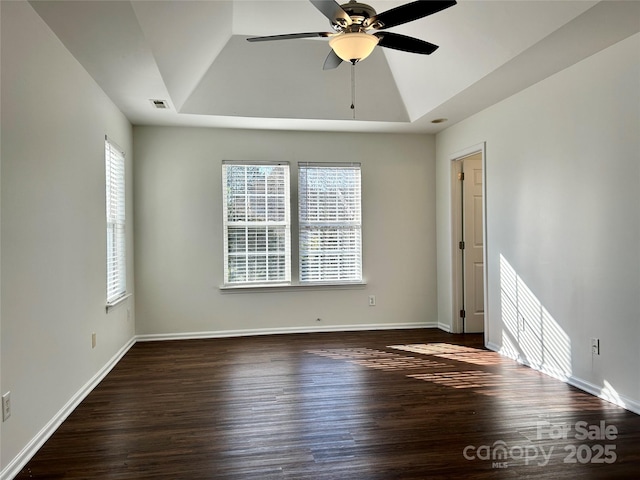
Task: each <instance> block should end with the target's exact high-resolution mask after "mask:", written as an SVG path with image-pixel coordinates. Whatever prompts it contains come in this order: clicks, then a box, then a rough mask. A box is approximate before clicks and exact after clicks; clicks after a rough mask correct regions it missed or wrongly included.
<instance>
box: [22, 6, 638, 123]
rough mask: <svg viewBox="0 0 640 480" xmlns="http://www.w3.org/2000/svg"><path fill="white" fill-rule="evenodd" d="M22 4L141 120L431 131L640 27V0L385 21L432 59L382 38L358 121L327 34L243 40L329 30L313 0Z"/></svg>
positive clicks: (361, 87) (368, 67)
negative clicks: (418, 42)
mask: <svg viewBox="0 0 640 480" xmlns="http://www.w3.org/2000/svg"><path fill="white" fill-rule="evenodd" d="M30 3H31V5H32V6H33V7H34V9H35V10H36V11H37V12H38V14H39V15H40V17H41V18H42V19H43V20H44V21H45V22H46V23H47V24H48V25H49V27H50V28H51V29H52V30H53V31H54V32H55V34H56V35H57V36H58V38H59V39H60V40H61V41H62V42H63V43H64V45H65V46H66V48H67V49H68V50H69V51H70V52H71V53H72V54H73V55H74V56H75V57H76V59H77V60H78V61H79V62H80V63H81V64H82V65H83V66H84V67H85V69H86V70H87V71H88V72H89V74H91V75H92V76H93V78H94V79H95V80H96V82H97V83H98V84H99V85H100V86H101V87H102V88H103V90H104V91H105V92H106V93H107V95H109V97H110V98H111V99H112V100H113V101H114V102H115V103H116V105H118V107H119V108H120V109H121V110H122V112H123V113H124V114H125V115H126V116H127V117H128V118H129V120H130V121H131V122H132V123H133V124H136V125H186V126H214V127H233V128H266V129H289V130H328V131H333V130H337V131H375V132H382V131H388V132H427V133H434V132H437V131H439V130H441V129H443V128H445V127H447V126H449V125H452V124H454V123H456V122H458V121H460V120H462V119H464V118H466V117H468V116H470V115H472V114H474V113H476V112H478V111H480V110H482V109H483V108H486V107H487V106H489V105H491V104H493V103H495V102H497V101H500V100H502V99H504V98H506V97H508V96H510V95H512V94H514V93H516V92H518V91H520V90H522V89H523V88H526V87H527V86H529V85H532V84H533V83H536V82H538V81H540V80H542V79H543V78H546V77H547V76H549V75H551V74H553V73H555V72H557V71H559V70H561V69H563V68H566V67H567V66H569V65H572V64H573V63H575V62H577V61H579V60H581V59H583V58H585V57H587V56H589V55H592V54H594V53H596V52H598V51H600V50H602V49H603V48H606V47H607V46H609V45H612V44H613V43H616V42H618V41H620V40H622V39H624V38H626V37H627V36H629V35H632V34H634V33H636V32H638V31H640V2H636V1H619V2H618V1H604V2H599V3H598V2H594V1H586V0H580V1H565V0H555V1H553V0H552V1H543V0H534V1H527V0H500V1H488V0H477V1H464V0H463V1H459V3H458V5H456V6H454V7H451V8H449V9H447V10H444V11H441V12H439V13H436V14H434V15H432V16H429V17H426V18H423V19H420V20H416V21H414V22H411V23H407V24H405V25H401V26H398V27H395V28H393V29H390V31H393V32H396V33H401V34H404V35H409V36H413V37H417V38H420V39H423V40H427V41H429V42H432V43H435V44H437V45H439V46H440V48H439V49H438V50H437V51H436V52H435V53H433V54H432V55H430V56H426V55H415V54H410V53H406V52H399V51H396V50H390V49H385V48H381V47H377V48H376V50H375V51H374V54H373V55H371V57H369V58H367V59H365V60H363V61H362V62H360V63H359V64H357V65H356V67H355V85H356V109H355V115H356V119H355V120H354V119H353V111H352V110H351V108H350V105H351V67H350V65H349V64H348V63H343V64H342V65H341V66H340V67H338V68H337V69H335V70H329V71H323V70H322V64H323V62H324V59H325V57H326V56H327V54H328V53H329V51H330V47H329V45H328V41H327V39H321V38H318V39H296V40H284V41H274V42H259V43H249V42H247V41H246V40H245V39H246V37H247V36H257V35H276V34H284V33H298V32H321V31H331V29H330V26H329V21H328V20H327V19H326V18H325V17H324V16H323V15H322V14H321V13H320V12H319V11H318V10H317V9H316V8H315V7H314V6H313V5H312V4H311V3H310V2H309V1H307V0H286V1H279V0H233V1H217V0H210V1H189V0H173V1H171V0H162V1H148V0H144V1H51V0H46V1H40V0H37V1H35V0H34V1H31V2H30ZM368 3H369V4H370V5H371V6H372V7H374V8H375V9H376V10H377V11H378V12H382V11H385V10H388V9H390V8H393V7H396V6H398V5H401V4H403V3H408V1H395V0H371V1H369V2H368ZM150 99H163V100H168V102H169V105H170V107H171V108H170V109H169V110H157V109H155V108H154V107H153V106H152V104H151V102H150V101H149V100H150ZM440 117H446V118H448V119H449V121H448V122H446V123H441V124H433V123H431V120H433V119H435V118H440Z"/></svg>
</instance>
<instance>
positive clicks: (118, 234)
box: [105, 139, 127, 304]
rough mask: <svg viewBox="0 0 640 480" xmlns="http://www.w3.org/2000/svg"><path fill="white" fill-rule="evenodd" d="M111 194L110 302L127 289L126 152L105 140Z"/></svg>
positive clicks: (108, 259)
mask: <svg viewBox="0 0 640 480" xmlns="http://www.w3.org/2000/svg"><path fill="white" fill-rule="evenodd" d="M105 166H106V194H107V198H106V200H107V304H110V303H113V302H114V301H116V300H118V298H120V297H122V296H124V295H125V294H126V292H127V271H126V264H127V261H126V236H125V210H126V208H125V166H124V153H122V151H121V150H120V148H118V146H117V145H115V144H114V143H112V142H110V141H109V140H108V139H105Z"/></svg>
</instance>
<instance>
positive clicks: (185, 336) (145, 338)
mask: <svg viewBox="0 0 640 480" xmlns="http://www.w3.org/2000/svg"><path fill="white" fill-rule="evenodd" d="M411 328H438V324H437V323H417V322H416V323H413V322H412V323H374V324H366V325H327V326H324V325H322V326H321V325H314V326H310V327H276V328H253V329H243V330H211V331H204V332H184V333H152V334H141V335H137V336H136V341H138V342H156V341H164V340H197V339H205V338H228V337H252V336H257V335H283V334H289V333H322V332H357V331H362V330H401V329H411Z"/></svg>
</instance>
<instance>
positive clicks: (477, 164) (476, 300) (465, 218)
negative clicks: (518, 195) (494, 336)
mask: <svg viewBox="0 0 640 480" xmlns="http://www.w3.org/2000/svg"><path fill="white" fill-rule="evenodd" d="M462 171H463V173H464V180H463V181H462V230H463V232H462V235H463V237H462V238H463V242H464V248H463V251H462V256H463V261H462V265H463V267H462V268H463V273H462V277H463V279H464V280H463V296H464V315H465V317H464V331H465V332H466V333H478V332H483V331H484V242H483V233H484V232H483V218H482V178H483V176H482V154H481V153H476V154H474V155H471V156H469V157H466V158H464V159H463V160H462Z"/></svg>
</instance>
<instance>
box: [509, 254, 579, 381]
mask: <svg viewBox="0 0 640 480" xmlns="http://www.w3.org/2000/svg"><path fill="white" fill-rule="evenodd" d="M500 295H501V306H502V322H503V325H504V328H503V330H502V348H501V350H500V353H502V354H503V355H506V356H509V357H511V358H515V359H517V360H519V361H521V362H523V363H525V364H527V365H530V366H531V367H532V368H535V369H537V370H541V371H543V372H545V373H547V374H549V375H551V376H554V377H556V378H559V379H561V380H567V379H568V378H569V377H571V341H570V339H569V336H568V335H567V334H566V333H565V331H564V330H563V329H562V327H560V325H558V322H556V321H555V320H554V318H553V317H552V316H551V314H550V313H549V312H548V311H547V309H546V308H545V307H544V306H543V305H542V303H541V302H540V300H539V299H538V298H537V297H536V296H535V294H534V293H533V292H532V291H531V289H530V288H529V287H528V286H527V285H526V283H525V282H524V281H523V280H522V278H520V276H519V275H518V274H517V273H516V271H515V269H514V268H513V267H512V266H511V264H510V263H509V262H508V261H507V259H505V258H504V257H503V256H502V255H500Z"/></svg>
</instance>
